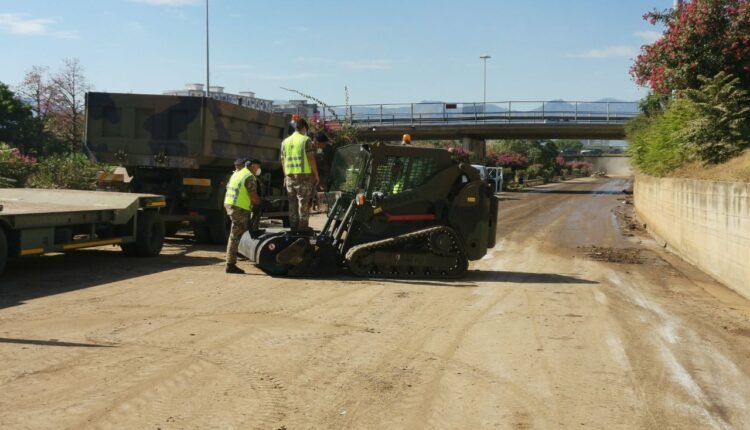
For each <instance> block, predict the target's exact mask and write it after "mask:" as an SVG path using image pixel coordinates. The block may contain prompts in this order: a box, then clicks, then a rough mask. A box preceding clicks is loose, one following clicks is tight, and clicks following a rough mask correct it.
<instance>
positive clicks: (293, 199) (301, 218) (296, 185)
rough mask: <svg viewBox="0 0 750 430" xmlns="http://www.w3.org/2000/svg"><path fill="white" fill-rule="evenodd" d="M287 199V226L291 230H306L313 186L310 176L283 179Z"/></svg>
mask: <svg viewBox="0 0 750 430" xmlns="http://www.w3.org/2000/svg"><path fill="white" fill-rule="evenodd" d="M284 186H285V187H286V194H287V196H288V197H289V225H290V226H291V227H292V230H301V229H306V228H307V227H308V226H309V222H310V205H311V204H312V195H313V192H314V191H315V184H313V181H312V175H295V176H287V177H286V178H284Z"/></svg>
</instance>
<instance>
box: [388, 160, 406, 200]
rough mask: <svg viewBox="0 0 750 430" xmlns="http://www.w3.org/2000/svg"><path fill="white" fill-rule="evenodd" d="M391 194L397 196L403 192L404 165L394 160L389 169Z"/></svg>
mask: <svg viewBox="0 0 750 430" xmlns="http://www.w3.org/2000/svg"><path fill="white" fill-rule="evenodd" d="M391 182H392V183H393V186H392V187H391V194H398V193H400V192H402V191H404V163H402V162H401V160H396V162H395V163H393V167H392V168H391Z"/></svg>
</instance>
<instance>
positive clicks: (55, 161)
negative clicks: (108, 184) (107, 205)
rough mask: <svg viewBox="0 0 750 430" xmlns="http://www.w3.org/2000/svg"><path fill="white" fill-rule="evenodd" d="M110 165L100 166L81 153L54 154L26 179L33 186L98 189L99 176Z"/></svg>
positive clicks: (108, 169) (109, 170) (109, 169)
mask: <svg viewBox="0 0 750 430" xmlns="http://www.w3.org/2000/svg"><path fill="white" fill-rule="evenodd" d="M102 170H105V171H108V172H111V171H112V169H111V168H110V167H105V166H100V165H98V164H96V163H94V162H93V161H91V160H89V159H88V158H87V157H86V156H85V155H83V154H80V153H70V154H60V155H53V156H51V157H48V158H46V159H44V160H43V161H41V162H39V163H38V165H37V169H36V172H34V174H32V175H31V176H30V177H29V178H28V180H27V181H26V185H27V186H29V187H32V188H64V189H74V190H94V189H96V181H97V176H98V175H99V173H100V172H101V171H102Z"/></svg>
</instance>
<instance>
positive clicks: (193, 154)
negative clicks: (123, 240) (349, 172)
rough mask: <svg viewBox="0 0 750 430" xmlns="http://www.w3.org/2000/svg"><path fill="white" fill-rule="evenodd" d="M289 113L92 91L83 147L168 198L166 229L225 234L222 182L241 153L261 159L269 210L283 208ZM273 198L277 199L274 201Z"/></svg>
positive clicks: (212, 236) (207, 236)
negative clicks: (188, 226) (183, 226)
mask: <svg viewBox="0 0 750 430" xmlns="http://www.w3.org/2000/svg"><path fill="white" fill-rule="evenodd" d="M287 126H288V119H287V118H286V117H284V116H282V115H276V114H271V113H268V112H263V111H258V110H254V109H250V108H246V107H242V106H238V105H235V104H231V103H226V102H221V101H217V100H213V99H206V98H202V97H183V96H165V95H141V94H114V93H95V92H91V93H88V95H87V99H86V138H85V141H86V147H87V148H88V150H89V151H90V154H91V155H92V157H93V158H94V159H95V160H96V161H98V162H102V163H108V164H113V165H119V166H123V167H125V168H126V169H127V170H128V174H129V175H130V176H132V177H133V179H132V181H131V183H130V190H131V191H133V192H139V193H157V194H162V195H165V196H166V197H167V207H166V208H165V209H164V210H163V211H162V213H163V214H164V218H165V221H166V222H167V226H168V227H167V230H168V231H169V230H174V229H175V227H176V226H178V225H179V223H181V222H184V221H190V222H191V223H192V225H193V229H194V231H195V233H196V236H198V239H199V240H201V241H211V242H216V243H221V242H224V241H225V240H226V232H227V218H226V216H225V214H224V211H223V207H222V204H223V199H224V188H225V186H226V182H227V180H228V178H229V176H230V175H231V173H232V171H233V162H234V160H235V159H237V158H240V157H247V158H258V159H260V160H261V161H263V171H264V173H263V175H262V177H261V184H262V188H263V190H264V194H265V195H264V199H266V200H267V201H269V202H270V203H271V204H270V206H271V207H272V209H271V211H272V212H273V213H272V214H271V215H273V214H274V213H275V214H278V215H281V214H283V213H284V210H283V204H284V202H285V198H284V192H283V189H282V186H281V184H282V181H283V175H282V173H281V169H280V164H279V151H280V142H281V140H282V139H283V138H284V137H285V136H286V134H287ZM274 205H275V206H276V207H275V208H273V207H274Z"/></svg>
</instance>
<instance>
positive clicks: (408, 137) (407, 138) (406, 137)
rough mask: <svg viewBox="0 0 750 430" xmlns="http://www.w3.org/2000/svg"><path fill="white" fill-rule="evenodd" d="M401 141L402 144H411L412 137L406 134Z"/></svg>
mask: <svg viewBox="0 0 750 430" xmlns="http://www.w3.org/2000/svg"><path fill="white" fill-rule="evenodd" d="M401 141H402V142H411V135H410V134H405V135H404V136H403V137H402V138H401Z"/></svg>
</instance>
